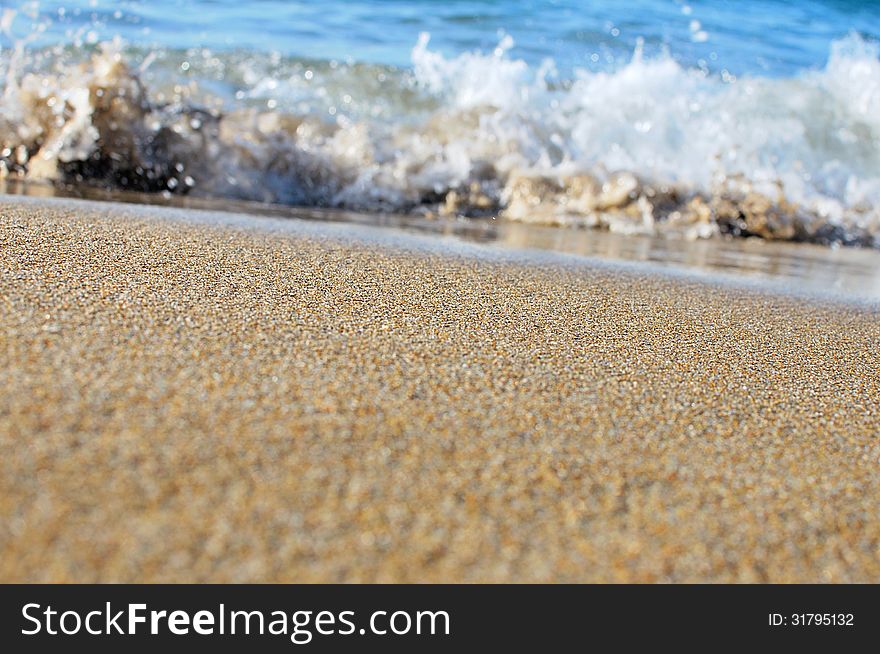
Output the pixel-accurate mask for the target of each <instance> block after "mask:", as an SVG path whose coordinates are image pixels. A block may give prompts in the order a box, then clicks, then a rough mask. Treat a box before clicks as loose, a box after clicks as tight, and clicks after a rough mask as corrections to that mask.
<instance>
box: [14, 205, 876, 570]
mask: <svg viewBox="0 0 880 654" xmlns="http://www.w3.org/2000/svg"><path fill="white" fill-rule="evenodd" d="M190 213H191V214H192V215H191V216H189V217H188V215H187V214H186V213H185V212H182V211H173V210H160V209H147V208H139V207H134V206H128V207H123V206H122V205H110V204H108V205H103V206H102V205H99V204H89V203H76V202H69V201H68V202H45V201H39V202H35V201H29V202H23V201H20V200H13V199H11V198H6V199H2V200H0V250H2V251H0V581H4V582H11V581H53V582H67V581H70V582H72V581H79V582H89V581H114V582H116V581H134V582H147V581H150V582H158V581H177V582H184V581H213V582H225V581H285V582H296V581H298V582H316V581H321V582H331V581H394V582H398V581H405V582H417V581H423V582H439V581H447V582H461V581H468V582H469V581H523V582H531V581H614V582H632V581H647V582H653V581H742V582H752V581H773V582H789V581H805V582H806V581H833V582H843V581H873V582H878V581H880V413H878V411H880V408H878V400H880V373H878V371H880V349H878V345H880V312H878V310H877V309H876V308H871V307H870V306H858V305H851V306H850V305H844V304H834V303H830V302H825V301H820V300H810V299H803V298H796V297H793V296H791V297H787V296H783V295H775V294H773V293H771V292H763V291H759V290H755V289H748V288H736V287H734V286H730V285H721V284H715V283H708V282H699V281H694V280H689V279H686V278H676V277H670V276H667V275H661V274H658V273H657V272H656V271H651V270H647V269H645V270H642V271H641V272H640V270H641V269H624V268H620V269H617V268H613V267H603V266H599V265H592V264H588V263H581V264H578V263H571V264H559V263H555V264H554V263H553V262H551V261H549V260H548V261H547V262H545V263H541V262H535V261H531V262H529V261H524V262H523V263H515V262H510V261H501V260H495V259H493V258H491V257H484V258H481V257H479V256H472V255H471V254H467V253H461V252H455V251H450V252H448V253H444V252H443V251H442V248H436V249H435V250H431V249H430V248H418V247H415V248H407V247H406V245H405V239H403V240H401V241H400V242H392V241H391V240H389V242H388V243H387V244H385V245H382V244H381V243H377V242H368V241H359V240H358V239H356V238H345V237H343V236H340V235H339V234H342V233H343V232H342V231H338V233H337V232H333V233H330V232H327V233H324V232H322V231H321V229H320V228H317V227H313V226H312V227H308V228H305V227H297V226H296V223H295V222H290V223H289V224H290V227H287V228H283V229H282V228H280V227H277V225H278V223H279V222H280V221H275V222H273V221H271V220H268V221H264V222H260V219H254V220H252V221H246V220H241V221H238V222H235V221H231V220H223V219H219V218H218V219H216V220H214V219H212V218H211V217H210V216H209V215H208V216H207V217H205V216H202V217H198V216H196V217H195V218H193V217H192V216H195V215H196V214H198V212H190Z"/></svg>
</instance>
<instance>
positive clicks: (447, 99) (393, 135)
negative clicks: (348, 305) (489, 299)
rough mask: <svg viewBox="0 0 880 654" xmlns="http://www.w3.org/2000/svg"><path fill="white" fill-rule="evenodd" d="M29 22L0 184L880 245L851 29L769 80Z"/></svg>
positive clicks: (8, 113)
mask: <svg viewBox="0 0 880 654" xmlns="http://www.w3.org/2000/svg"><path fill="white" fill-rule="evenodd" d="M35 11H36V9H35V8H32V12H35ZM21 15H22V14H20V13H19V14H16V13H15V12H13V11H11V10H7V11H6V12H5V13H4V15H3V19H2V25H0V27H2V31H3V33H4V34H5V39H4V40H5V42H7V43H9V44H10V45H9V46H8V47H4V49H3V51H2V52H0V67H2V68H0V73H2V77H3V79H4V83H3V95H2V100H0V108H2V113H0V176H5V177H14V178H23V179H26V180H33V181H47V182H52V183H57V184H89V185H99V186H105V187H110V188H122V189H136V190H142V191H151V192H160V193H166V194H169V193H170V194H178V193H188V194H194V195H200V196H209V197H229V198H236V199H247V200H258V201H264V202H275V203H284V204H297V205H309V206H326V207H342V208H348V209H356V210H363V211H390V212H418V213H423V214H426V215H444V214H445V215H463V216H471V217H481V216H502V217H505V218H508V219H511V220H521V221H532V222H543V223H550V224H575V225H584V226H594V227H602V228H606V229H609V230H611V231H615V232H621V233H660V234H664V235H669V236H674V237H682V238H697V237H707V236H711V235H713V234H716V233H719V232H725V233H731V234H741V235H758V236H763V237H765V238H775V239H786V240H805V241H813V242H820V243H838V242H840V243H847V244H862V245H869V246H874V247H878V246H880V60H878V46H877V44H876V43H875V42H873V41H871V40H868V39H865V38H863V37H861V36H859V35H858V34H850V35H849V36H846V37H844V38H842V39H839V40H836V41H834V42H833V43H832V45H831V48H830V53H829V56H828V60H827V63H826V64H825V66H824V68H816V69H810V70H802V71H799V72H797V73H796V74H793V75H789V76H781V77H776V76H760V75H757V74H754V73H744V74H740V75H734V74H732V73H730V72H729V71H727V70H724V71H723V72H721V73H716V72H713V71H709V70H707V69H706V68H705V67H701V66H687V65H684V64H683V63H682V61H681V60H680V58H676V57H674V56H673V55H672V54H670V53H669V52H662V51H659V52H654V53H652V54H651V55H647V54H645V50H646V46H645V44H644V43H643V42H642V41H640V40H638V39H637V40H636V41H635V46H634V49H633V51H632V53H631V55H630V56H629V58H628V61H626V63H624V64H619V65H616V66H614V67H612V68H609V69H607V70H601V69H592V68H589V67H577V66H569V67H566V69H565V70H564V72H560V69H559V65H558V64H557V62H556V61H555V60H554V59H550V58H544V59H543V60H541V61H527V60H526V59H523V58H518V57H517V56H516V44H515V41H514V39H513V38H512V37H511V36H510V35H502V36H501V37H500V38H499V40H498V42H497V44H496V46H495V47H494V48H490V49H489V50H488V51H480V50H473V51H469V52H465V53H462V54H457V55H447V54H444V53H442V52H441V51H440V50H437V49H433V48H432V45H431V44H432V41H431V37H430V36H429V35H428V34H427V33H422V34H421V35H420V36H419V37H418V38H417V40H416V41H415V44H414V47H413V48H412V50H411V55H410V60H411V61H410V65H409V66H405V67H401V66H393V65H388V64H384V63H370V62H364V61H362V62H356V61H349V62H342V63H340V62H339V61H336V60H319V59H315V60H312V59H305V58H302V57H296V56H289V55H281V54H279V53H278V52H270V53H264V52H260V51H253V50H218V49H212V48H189V49H183V50H181V49H174V48H169V47H144V46H142V45H139V44H136V43H131V42H128V41H126V40H124V39H122V38H121V37H117V38H115V39H111V40H105V41H101V40H100V38H99V36H98V35H97V34H96V33H93V31H92V30H87V29H85V28H87V27H88V25H85V27H83V28H81V29H80V30H79V31H78V32H75V33H74V34H72V35H68V37H69V39H68V41H69V42H61V43H55V44H54V45H40V43H39V41H40V39H41V38H42V37H41V34H42V31H41V30H39V29H38V30H35V31H31V32H29V34H28V35H27V36H26V37H24V38H21V37H20V36H16V34H15V28H14V26H15V24H16V20H17V16H18V18H20V17H21ZM703 27H704V26H703V25H702V24H698V25H696V26H693V25H690V26H689V28H688V29H689V30H690V33H691V37H692V40H693V42H694V43H697V44H699V43H702V42H703V41H705V40H706V39H708V38H709V36H707V33H706V31H705V30H704V29H703ZM691 28H693V29H691ZM77 40H78V41H77ZM74 42H78V43H79V45H80V46H81V47H79V48H72V47H71V43H74Z"/></svg>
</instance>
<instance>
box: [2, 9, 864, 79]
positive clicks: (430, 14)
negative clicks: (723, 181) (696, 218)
mask: <svg viewBox="0 0 880 654" xmlns="http://www.w3.org/2000/svg"><path fill="white" fill-rule="evenodd" d="M28 4H29V3H22V2H19V1H17V0H4V1H3V2H2V3H0V5H2V6H4V7H21V6H26V5H28ZM33 8H34V10H33V11H32V12H31V13H32V17H31V20H30V21H27V20H22V21H21V22H20V24H19V25H18V26H17V29H18V32H19V33H21V32H22V31H23V30H28V29H42V30H44V31H43V32H42V33H41V35H40V36H39V38H38V39H37V40H36V41H35V45H46V44H49V43H55V42H63V41H70V40H71V39H72V38H74V37H76V36H79V38H81V39H83V40H91V41H95V40H103V39H108V38H111V37H113V36H116V35H119V36H122V37H123V38H124V39H126V41H127V42H129V43H139V44H143V45H145V46H150V47H156V46H162V47H167V48H189V47H195V46H198V47H208V48H216V49H244V50H254V51H263V52H276V53H279V54H281V55H287V56H296V57H308V58H316V59H326V60H334V59H335V60H339V61H346V60H354V61H360V62H371V63H380V64H388V65H394V66H406V65H408V64H409V63H410V52H411V50H412V48H413V45H414V44H415V43H416V41H417V40H418V36H419V33H420V32H430V33H431V35H432V44H433V46H434V47H435V48H436V49H437V50H438V51H439V52H441V53H442V54H444V55H445V56H447V57H449V56H455V55H457V54H460V53H461V52H463V51H468V50H474V49H482V50H491V49H492V48H494V47H495V45H496V44H497V43H498V41H499V38H500V35H502V34H509V35H511V36H512V37H513V39H514V40H515V42H516V51H515V52H516V56H517V57H519V58H522V59H524V60H525V61H527V62H529V63H530V64H539V63H540V62H541V61H542V60H543V59H545V58H552V59H553V60H554V61H555V62H556V65H557V66H558V67H559V69H560V70H562V71H563V72H566V73H569V74H570V72H571V71H572V70H573V69H574V68H576V67H579V68H586V69H590V70H613V69H614V68H616V67H618V66H620V65H621V64H624V63H626V62H627V61H629V58H630V56H631V54H632V52H633V49H634V48H635V46H636V43H637V40H639V39H641V40H643V41H644V44H645V52H646V54H647V55H649V56H651V55H654V54H656V53H659V52H660V51H663V50H666V51H668V52H669V53H670V54H671V56H672V57H673V58H674V59H675V60H676V61H678V62H680V63H681V64H682V65H683V66H685V67H704V68H706V69H708V70H710V71H717V72H719V73H720V72H721V71H723V70H727V71H729V72H730V73H731V74H734V75H741V74H744V73H753V74H762V75H770V76H790V75H793V74H794V73H796V72H797V71H798V70H802V69H806V68H819V67H822V66H823V65H824V64H825V61H826V60H827V58H828V52H829V44H830V43H831V42H832V41H834V40H836V39H840V38H842V37H844V36H846V35H847V34H848V33H850V32H857V33H860V34H861V35H862V36H864V37H869V38H876V37H877V36H878V35H880V3H878V2H874V1H873V0H861V1H860V0H799V1H797V2H792V1H789V0H628V1H627V2H618V1H616V0H592V1H580V2H578V1H575V0H550V1H540V0H538V1H529V0H447V1H444V2H434V1H431V0H324V1H323V2H299V1H286V0H251V1H248V2H241V1H238V0H197V1H191V0H118V1H108V0H99V1H92V0H55V1H43V2H40V3H39V4H37V5H33ZM6 45H7V46H8V45H9V43H8V39H7V41H6Z"/></svg>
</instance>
